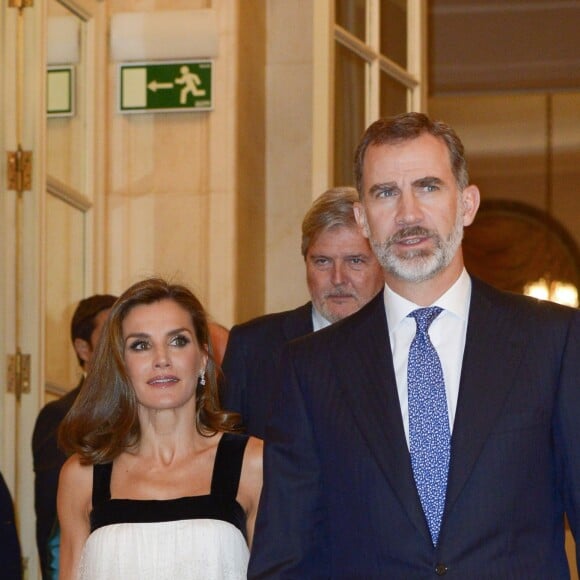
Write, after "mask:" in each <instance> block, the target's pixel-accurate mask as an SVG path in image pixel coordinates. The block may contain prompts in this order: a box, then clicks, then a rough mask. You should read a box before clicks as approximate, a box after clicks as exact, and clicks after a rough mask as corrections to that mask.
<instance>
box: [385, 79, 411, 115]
mask: <svg viewBox="0 0 580 580" xmlns="http://www.w3.org/2000/svg"><path fill="white" fill-rule="evenodd" d="M407 92H408V89H407V87H406V86H405V85H402V84H401V83H399V82H397V81H396V80H395V79H393V78H392V77H390V76H389V75H387V74H386V73H384V72H381V117H390V116H391V115H398V114H399V113H405V112H406V111H407Z"/></svg>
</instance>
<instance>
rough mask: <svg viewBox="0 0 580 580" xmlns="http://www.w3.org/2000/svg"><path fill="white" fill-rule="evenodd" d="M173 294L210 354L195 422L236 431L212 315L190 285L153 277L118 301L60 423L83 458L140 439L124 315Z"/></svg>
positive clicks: (112, 453) (204, 428)
mask: <svg viewBox="0 0 580 580" xmlns="http://www.w3.org/2000/svg"><path fill="white" fill-rule="evenodd" d="M161 300H172V301H173V302H175V303H177V304H178V305H180V306H181V307H182V308H184V309H185V310H186V311H187V312H188V313H189V314H190V316H191V321H192V326H193V329H194V332H195V337H196V339H197V343H198V345H199V348H200V349H201V350H202V351H204V352H205V353H206V354H207V355H208V361H207V365H206V369H205V376H206V381H205V383H206V384H205V386H204V385H202V384H201V383H200V382H199V381H198V385H197V391H196V397H195V399H196V406H197V407H196V408H197V414H196V428H197V430H198V432H199V433H200V434H202V435H207V436H210V435H213V434H215V433H217V432H219V431H235V430H236V425H238V424H239V423H240V420H239V419H240V418H239V415H238V414H237V413H228V412H226V411H223V410H222V408H221V406H220V402H219V395H218V377H217V374H218V372H219V371H218V367H217V366H216V363H215V361H214V358H213V353H212V348H211V344H210V340H209V331H208V323H207V315H206V313H205V310H204V308H203V306H202V305H201V303H200V302H199V300H198V299H197V298H196V297H195V296H194V295H193V293H192V292H191V291H190V290H189V289H188V288H186V287H185V286H182V285H179V284H169V283H168V282H166V281H165V280H163V279H161V278H149V279H146V280H143V281H142V282H138V283H136V284H134V285H133V286H131V287H130V288H129V289H128V290H126V291H125V292H124V293H123V294H122V295H121V297H120V298H119V299H118V300H117V301H116V302H115V304H114V306H113V308H112V309H111V312H110V314H109V318H108V320H107V323H106V324H105V327H104V329H103V333H102V335H101V340H100V341H99V345H98V347H97V349H96V352H95V354H94V356H93V359H92V362H91V367H90V369H89V372H88V375H87V378H86V380H85V383H84V385H83V388H82V390H81V393H80V394H79V396H78V398H77V400H76V402H75V404H74V405H73V407H72V409H71V410H70V412H69V413H68V415H67V416H66V417H65V419H64V420H63V422H62V424H61V428H60V443H61V445H62V446H63V447H64V448H65V449H66V450H67V451H69V452H71V453H78V454H79V455H80V456H81V462H83V463H93V464H94V463H107V462H109V461H112V460H113V459H114V458H115V457H117V456H118V455H119V454H120V453H121V452H122V451H124V450H125V449H128V448H130V447H132V446H134V445H135V444H137V443H138V441H139V439H140V436H141V431H140V425H139V420H138V413H137V397H136V395H135V391H134V389H133V387H132V385H131V382H130V380H129V377H128V375H127V370H126V366H125V361H124V357H123V352H124V344H123V321H124V320H125V318H126V317H127V314H128V313H129V312H130V311H131V310H132V309H133V308H134V307H135V306H138V305H140V304H152V303H155V302H159V301H161Z"/></svg>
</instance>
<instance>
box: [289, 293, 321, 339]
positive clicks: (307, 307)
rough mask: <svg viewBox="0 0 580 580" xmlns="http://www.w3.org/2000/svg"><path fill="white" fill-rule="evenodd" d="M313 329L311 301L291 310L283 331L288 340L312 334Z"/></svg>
mask: <svg viewBox="0 0 580 580" xmlns="http://www.w3.org/2000/svg"><path fill="white" fill-rule="evenodd" d="M313 330H314V328H313V326H312V303H311V302H308V303H307V304H304V305H303V306H300V308H296V309H295V310H292V311H291V312H289V313H288V316H286V318H285V320H284V322H283V324H282V332H283V333H284V336H285V338H286V341H287V342H288V341H290V340H294V339H295V338H299V337H300V336H305V335H306V334H310V333H311V332H313Z"/></svg>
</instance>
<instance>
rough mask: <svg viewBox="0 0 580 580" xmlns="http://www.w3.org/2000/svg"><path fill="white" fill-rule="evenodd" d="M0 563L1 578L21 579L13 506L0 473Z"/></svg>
mask: <svg viewBox="0 0 580 580" xmlns="http://www.w3.org/2000/svg"><path fill="white" fill-rule="evenodd" d="M0 563H1V564H2V578H5V579H6V580H20V579H21V578H22V554H21V550H20V541H19V539H18V531H17V529H16V521H15V518H14V504H13V503H12V496H11V495H10V490H9V489H8V486H7V485H6V482H5V481H4V477H3V476H2V474H1V473H0Z"/></svg>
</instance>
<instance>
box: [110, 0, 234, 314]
mask: <svg viewBox="0 0 580 580" xmlns="http://www.w3.org/2000/svg"><path fill="white" fill-rule="evenodd" d="M211 4H212V6H211V7H212V8H214V9H215V11H216V13H217V17H218V22H219V25H218V26H219V55H218V57H217V58H216V59H215V68H214V104H215V110H214V111H211V112H200V113H193V112H191V113H190V112H186V113H166V114H137V115H120V114H118V113H116V91H117V82H116V63H111V64H110V65H109V85H110V90H109V102H108V110H109V116H108V120H107V125H108V130H107V134H108V140H109V142H108V149H109V154H108V175H109V182H108V192H107V193H108V218H109V221H108V232H109V247H108V285H109V287H110V289H111V290H112V291H114V292H121V291H122V290H123V289H124V288H126V287H127V286H128V285H129V284H131V283H133V282H135V281H136V280H138V279H140V278H141V277H143V276H146V275H152V274H159V275H162V276H167V277H171V278H174V279H176V280H179V281H180V282H184V283H186V284H188V285H189V286H191V287H192V288H193V289H194V291H195V292H196V293H197V294H198V296H199V297H200V299H201V300H202V302H203V303H204V304H205V305H206V307H207V308H208V310H209V312H210V314H211V315H212V316H213V317H214V318H215V319H217V320H218V321H220V322H223V323H224V324H229V323H231V322H232V321H233V319H234V304H235V291H236V285H235V276H234V273H235V269H234V264H235V235H236V229H235V209H236V193H237V187H236V163H237V161H236V102H237V100H236V99H237V85H236V82H237V63H236V58H237V45H238V41H237V32H238V29H237V7H238V3H237V2H231V1H230V0H215V1H214V2H212V3H211ZM108 5H109V16H111V15H113V14H115V13H117V12H131V11H151V10H180V9H196V8H207V7H209V2H203V1H197V2H196V1H193V0H188V1H179V0H163V2H161V1H157V2H155V1H131V0H113V1H111V2H110V3H109V4H108Z"/></svg>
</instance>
